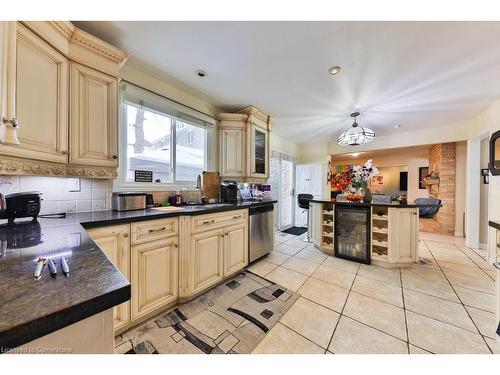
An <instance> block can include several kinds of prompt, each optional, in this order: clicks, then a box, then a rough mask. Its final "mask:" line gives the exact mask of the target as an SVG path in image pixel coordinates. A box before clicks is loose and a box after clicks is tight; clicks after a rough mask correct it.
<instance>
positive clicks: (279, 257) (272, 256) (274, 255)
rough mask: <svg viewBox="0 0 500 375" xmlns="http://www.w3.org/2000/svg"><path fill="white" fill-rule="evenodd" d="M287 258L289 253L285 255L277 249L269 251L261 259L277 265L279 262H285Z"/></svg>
mask: <svg viewBox="0 0 500 375" xmlns="http://www.w3.org/2000/svg"><path fill="white" fill-rule="evenodd" d="M289 258H290V255H286V254H283V253H280V252H278V251H271V252H270V253H269V254H268V255H266V256H265V257H264V258H262V260H264V261H266V262H269V263H272V264H276V265H277V266H279V265H280V264H282V263H284V262H286V260H287V259H289Z"/></svg>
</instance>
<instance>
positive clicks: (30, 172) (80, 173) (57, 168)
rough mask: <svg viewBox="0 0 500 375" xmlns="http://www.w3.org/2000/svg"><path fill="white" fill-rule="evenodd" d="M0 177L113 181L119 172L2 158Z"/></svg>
mask: <svg viewBox="0 0 500 375" xmlns="http://www.w3.org/2000/svg"><path fill="white" fill-rule="evenodd" d="M0 175H16V176H56V177H84V178H85V177H87V178H104V179H112V178H116V177H117V175H118V172H117V170H116V168H112V167H109V168H106V167H92V166H88V165H74V164H59V163H51V162H43V161H38V160H30V159H20V158H12V157H6V156H1V157H0Z"/></svg>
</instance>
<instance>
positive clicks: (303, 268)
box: [281, 257, 318, 276]
mask: <svg viewBox="0 0 500 375" xmlns="http://www.w3.org/2000/svg"><path fill="white" fill-rule="evenodd" d="M281 267H285V268H288V269H290V270H293V271H296V272H300V273H301V274H303V275H307V276H311V275H312V274H313V272H314V271H315V270H316V268H318V264H317V263H313V262H309V261H308V260H305V259H302V258H297V257H291V258H290V259H288V260H287V261H286V262H285V263H283V264H282V265H281Z"/></svg>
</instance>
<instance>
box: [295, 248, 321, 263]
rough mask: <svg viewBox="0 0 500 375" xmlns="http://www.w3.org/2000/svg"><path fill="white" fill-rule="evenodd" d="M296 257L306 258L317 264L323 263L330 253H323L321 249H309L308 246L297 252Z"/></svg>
mask: <svg viewBox="0 0 500 375" xmlns="http://www.w3.org/2000/svg"><path fill="white" fill-rule="evenodd" d="M295 257H297V258H301V259H305V260H308V261H309V262H313V263H316V264H321V263H323V261H324V260H325V259H326V258H327V257H328V255H325V254H323V253H322V252H321V251H319V250H316V251H314V250H309V247H306V248H305V249H303V250H300V251H299V252H298V253H297V254H295Z"/></svg>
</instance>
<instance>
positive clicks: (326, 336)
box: [280, 297, 340, 349]
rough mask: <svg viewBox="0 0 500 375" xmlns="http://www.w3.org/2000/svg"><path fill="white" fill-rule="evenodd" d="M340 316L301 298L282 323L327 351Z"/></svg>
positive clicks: (282, 319) (283, 318)
mask: <svg viewBox="0 0 500 375" xmlns="http://www.w3.org/2000/svg"><path fill="white" fill-rule="evenodd" d="M339 316H340V315H339V314H338V313H336V312H334V311H332V310H330V309H327V308H326V307H323V306H321V305H318V304H317V303H314V302H311V301H309V300H307V299H305V298H302V297H300V298H299V299H298V300H297V301H296V302H295V304H294V305H293V306H292V307H291V308H290V310H288V312H287V313H286V314H285V315H284V316H283V317H282V318H281V320H280V323H282V324H284V325H285V326H287V327H289V328H291V329H293V330H294V331H295V332H297V333H300V334H301V335H302V336H305V337H306V338H308V339H309V340H311V341H312V342H314V343H315V344H318V345H319V346H321V347H322V348H324V349H326V348H327V347H328V343H329V342H330V338H331V337H332V334H333V330H334V329H335V325H336V324H337V321H338V319H339Z"/></svg>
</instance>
